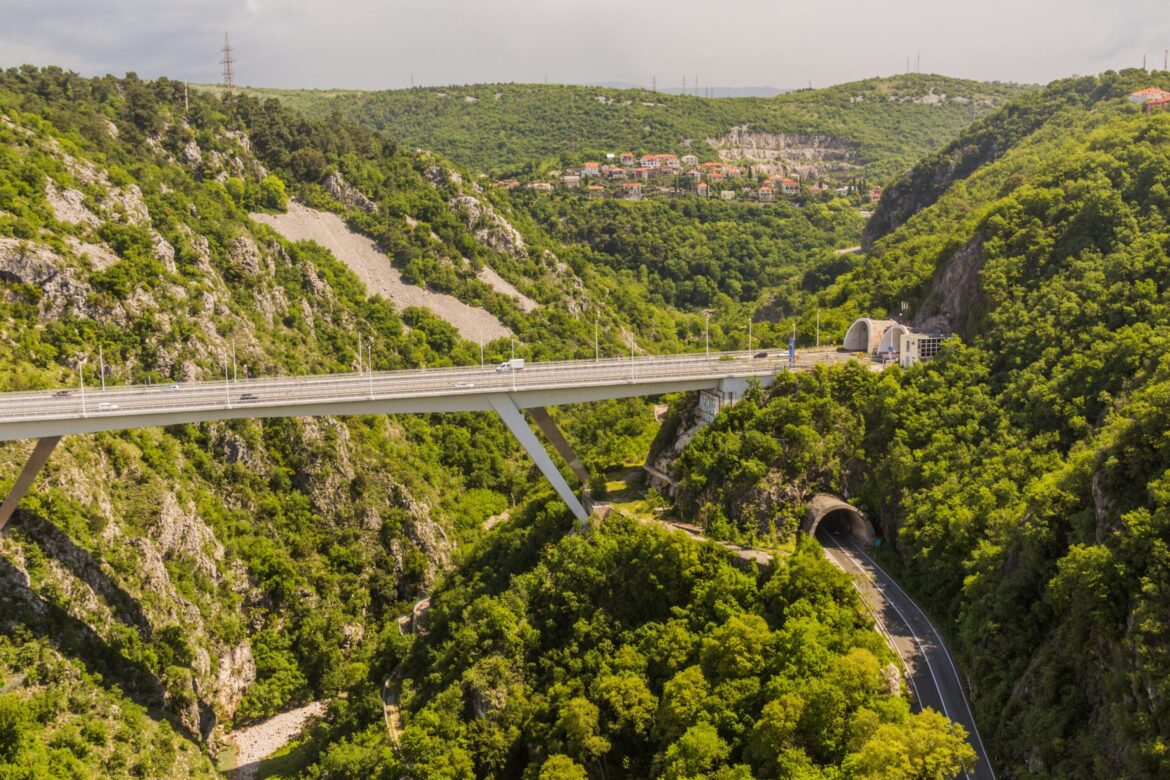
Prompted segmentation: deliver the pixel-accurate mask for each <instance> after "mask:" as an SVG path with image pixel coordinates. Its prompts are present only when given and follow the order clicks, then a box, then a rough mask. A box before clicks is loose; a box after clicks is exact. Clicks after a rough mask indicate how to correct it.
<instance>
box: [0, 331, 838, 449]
mask: <svg viewBox="0 0 1170 780" xmlns="http://www.w3.org/2000/svg"><path fill="white" fill-rule="evenodd" d="M755 354H758V353H755ZM838 359H840V358H839V356H837V355H836V354H834V353H827V352H825V353H811V354H806V355H804V356H802V359H801V360H800V361H798V362H797V364H796V365H795V368H796V369H797V370H800V369H808V368H810V367H811V366H812V365H813V364H815V363H818V362H826V361H833V360H838ZM788 369H789V365H788V357H787V354H786V353H784V352H769V353H768V356H767V357H765V358H755V357H753V353H747V352H729V353H711V355H710V356H707V355H703V354H699V355H670V356H662V357H659V356H652V357H640V358H636V359H633V360H631V359H630V358H610V359H605V360H600V361H592V360H586V361H564V362H549V363H529V364H528V365H527V366H526V367H525V368H524V369H523V370H520V371H505V372H497V371H496V370H495V368H494V367H492V366H487V367H481V366H473V367H459V368H435V369H418V370H410V371H375V372H373V373H362V374H339V375H336V374H335V375H318V376H304V377H275V378H261V379H248V380H242V381H233V382H228V381H222V382H219V381H217V382H188V383H183V384H178V385H129V386H118V387H109V388H107V389H105V390H101V389H96V388H84V389H83V388H81V387H76V388H70V389H68V390H67V391H54V390H42V391H36V392H21V393H3V394H0V441H10V440H14V439H25V438H33V437H43V436H60V435H65V434H73V433H90V432H95V431H106V430H122V429H127V428H139V427H148V426H153V425H175V424H183V423H191V422H203V421H207V420H222V419H234V418H245V417H281V416H310V415H345V414H369V413H406V412H455V411H486V410H490V409H492V408H493V406H492V398H493V397H498V396H499V395H500V394H510V395H512V397H513V399H514V401H515V403H516V404H517V405H518V406H520V407H521V408H529V407H534V406H555V405H558V404H565V403H578V402H585V401H592V400H598V399H601V398H618V397H625V396H631V395H654V394H657V393H664V392H672V391H681V390H697V389H704V388H715V387H717V386H718V384H719V382H720V381H722V380H726V379H733V378H749V377H761V378H764V377H769V376H772V375H774V374H776V373H778V372H780V371H784V370H788ZM66 392H67V393H68V394H67V395H64V394H62V393H66Z"/></svg>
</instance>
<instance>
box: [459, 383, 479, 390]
mask: <svg viewBox="0 0 1170 780" xmlns="http://www.w3.org/2000/svg"><path fill="white" fill-rule="evenodd" d="M473 387H475V382H456V383H455V389H456V390H470V389H471V388H473Z"/></svg>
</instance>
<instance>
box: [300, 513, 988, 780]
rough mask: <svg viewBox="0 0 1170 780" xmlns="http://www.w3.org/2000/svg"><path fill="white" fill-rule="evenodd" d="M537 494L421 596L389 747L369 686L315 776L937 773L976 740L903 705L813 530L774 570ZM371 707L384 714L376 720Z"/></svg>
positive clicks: (337, 723)
mask: <svg viewBox="0 0 1170 780" xmlns="http://www.w3.org/2000/svg"><path fill="white" fill-rule="evenodd" d="M568 520H569V518H567V517H566V516H565V513H564V512H563V510H561V509H559V508H557V507H556V506H555V505H554V504H551V503H549V502H544V501H540V500H537V501H534V502H533V503H531V504H529V505H528V506H526V507H524V508H523V510H522V511H521V512H520V513H518V514H517V515H516V516H514V517H513V518H512V519H511V520H510V521H509V523H508V524H507V525H506V526H502V527H500V528H499V529H498V531H497V532H493V534H492V535H491V536H489V537H487V538H486V539H484V540H483V541H481V542H480V543H478V544H477V545H476V546H475V547H474V548H472V549H471V550H470V551H469V552H468V553H467V554H466V556H465V557H464V558H463V559H462V560H461V561H460V563H459V565H458V566H457V567H456V569H455V570H454V571H453V572H452V574H451V575H450V576H448V577H447V578H446V579H445V580H444V583H443V586H442V587H441V588H440V589H439V590H438V591H436V593H435V594H433V596H432V602H431V603H432V607H431V612H430V616H429V618H428V621H427V634H426V636H425V638H414V639H413V641H410V640H407V639H405V638H399V639H398V641H396V642H394V643H392V644H391V645H390V646H389V647H387V648H386V649H385V651H384V653H383V654H382V655H381V658H382V661H383V664H384V666H383V671H384V672H385V674H393V673H394V672H393V670H392V666H393V665H397V664H401V665H400V666H399V667H398V672H397V673H399V674H400V675H401V688H402V693H401V701H402V704H403V706H404V707H405V709H406V710H407V711H408V718H407V720H406V724H407V725H406V728H405V729H404V731H403V732H402V735H401V737H400V749H399V750H398V751H390V750H389V749H387V748H386V747H385V746H384V726H383V724H382V723H381V721H380V712H378V710H379V709H380V707H379V706H378V702H377V695H378V691H377V690H376V689H371V688H367V689H366V690H364V691H360V693H361V696H360V697H359V696H358V694H359V691H355V692H353V693H351V698H350V701H349V702H347V703H345V704H344V705H343V706H340V707H338V708H337V710H336V712H335V713H333V717H331V718H330V719H329V721H330V726H329V727H323V728H321V729H320V730H319V731H318V732H316V733H315V735H314V736H315V737H316V739H315V741H312V742H310V743H308V744H307V745H305V746H303V747H302V748H301V750H303V751H304V753H305V754H306V755H309V756H313V759H312V760H313V763H312V764H311V768H310V770H309V773H310V775H312V776H320V777H402V776H406V777H427V778H439V777H452V778H458V777H468V778H470V777H525V778H541V779H543V780H552V779H554V778H555V779H557V780H568V778H586V777H663V778H677V779H679V780H681V779H682V778H693V777H708V778H752V777H784V778H807V779H809V780H811V779H812V778H873V779H874V780H876V779H877V778H888V777H904V778H922V779H923V780H925V779H926V778H936V777H949V776H954V775H956V774H957V773H958V772H959V771H960V769H961V767H962V766H963V765H964V763H967V764H969V763H970V762H971V761H972V760H973V758H974V755H973V752H972V750H971V748H970V746H969V745H967V744H966V742H965V741H964V739H965V735H964V733H963V731H962V728H961V727H959V726H957V725H955V724H952V723H950V722H949V721H947V720H946V719H945V718H943V717H942V716H940V715H938V714H937V713H935V712H933V711H927V712H923V713H919V714H911V712H910V709H909V707H908V704H907V701H906V699H905V697H904V695H900V694H899V692H898V684H897V680H898V675H897V672H896V667H895V666H894V663H895V657H894V656H893V654H892V652H891V651H890V649H889V647H888V646H887V645H886V644H885V640H884V639H883V638H882V636H881V635H880V634H878V633H877V632H876V631H874V630H873V628H872V623H871V622H870V618H869V616H868V614H867V613H866V612H864V611H863V610H862V608H861V604H860V601H859V600H858V598H857V595H856V592H855V591H854V589H853V587H852V585H851V584H850V580H849V578H848V577H847V576H846V575H845V574H843V573H842V572H840V571H839V570H837V569H836V568H834V567H833V566H832V565H831V564H830V563H829V562H828V561H827V560H826V559H825V557H824V555H823V554H822V552H821V550H820V547H819V546H818V545H817V544H816V543H815V542H813V541H812V540H804V541H803V542H802V543H801V544H799V545H798V546H797V549H796V553H795V554H794V555H792V556H791V557H788V558H786V559H785V560H784V561H783V562H782V563H779V564H778V565H777V566H776V567H775V568H774V569H773V570H772V571H770V572H768V573H759V574H757V573H756V572H755V570H754V567H753V570H752V571H750V572H744V571H741V570H740V569H737V568H735V567H734V566H732V564H731V562H730V555H729V553H727V552H726V551H725V550H723V549H721V548H719V547H717V546H715V545H711V544H706V545H698V544H695V543H694V542H692V541H690V540H688V539H686V538H685V537H684V536H682V535H680V534H678V533H674V532H669V531H664V530H660V529H656V528H652V527H649V526H645V525H642V524H640V523H638V522H637V521H634V520H630V519H622V520H616V521H613V522H606V523H605V524H604V525H601V526H599V527H598V528H597V529H595V530H594V531H593V532H591V533H590V534H588V535H580V536H577V535H569V536H565V535H564V531H565V529H566V527H567V524H568ZM371 721H376V722H374V723H371Z"/></svg>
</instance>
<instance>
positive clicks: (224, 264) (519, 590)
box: [0, 66, 1170, 780]
mask: <svg viewBox="0 0 1170 780" xmlns="http://www.w3.org/2000/svg"><path fill="white" fill-rule="evenodd" d="M1160 89H1168V90H1170V74H1167V73H1165V72H1152V73H1151V72H1148V71H1146V70H1144V69H1142V70H1138V69H1130V70H1123V71H1120V72H1112V71H1111V72H1108V73H1104V74H1101V75H1099V76H1088V77H1076V78H1070V79H1064V80H1060V81H1056V82H1053V83H1051V84H1048V85H1047V86H1044V87H1031V86H1019V85H1009V84H1002V83H982V82H972V81H964V80H959V79H949V78H945V77H940V76H932V75H928V74H919V73H907V74H905V75H902V76H894V77H888V78H882V79H868V80H865V81H860V82H853V83H848V84H842V85H839V86H836V87H830V88H826V89H817V90H799V91H795V92H789V93H784V94H781V95H778V96H776V97H774V98H728V99H719V100H709V99H704V98H700V97H697V96H693V95H667V94H664V93H655V92H650V91H645V90H634V89H628V90H617V89H609V88H603V87H573V86H557V85H531V84H487V85H472V86H466V87H443V88H434V89H432V88H414V89H411V90H394V91H389V92H362V91H348V90H345V91H338V92H337V93H332V92H331V93H314V92H308V91H295V90H290V91H280V90H250V89H241V90H239V91H238V92H235V91H233V92H230V93H222V94H221V93H220V92H219V91H217V90H212V89H188V88H187V86H186V85H185V84H183V83H182V82H179V81H172V80H169V79H166V78H160V79H156V80H143V79H139V78H138V77H137V76H134V75H133V74H131V75H128V76H126V77H124V78H115V77H112V76H107V77H98V78H86V77H82V76H79V75H77V74H74V73H70V72H67V71H64V70H62V69H60V68H52V67H47V68H33V67H31V66H29V67H23V68H11V69H8V70H4V71H0V342H2V343H3V344H4V347H5V348H4V349H3V350H0V442H2V443H0V488H3V490H4V492H5V495H9V491H10V490H11V491H12V494H13V495H14V496H15V498H16V500H14V501H12V502H10V504H9V505H8V508H9V509H14V508H15V511H14V512H13V513H12V514H11V519H10V520H8V518H7V517H4V518H3V519H0V527H2V532H0V557H2V561H0V579H3V581H4V583H5V586H4V588H3V591H2V595H0V626H2V627H3V632H2V636H0V773H8V774H9V775H11V776H13V777H25V776H27V777H55V776H76V777H96V776H112V777H179V776H181V777H216V776H223V774H224V772H228V773H229V776H233V777H257V778H283V777H301V776H304V777H315V778H327V777H328V778H367V777H395V778H400V777H401V778H473V777H475V778H480V777H482V778H504V777H518V778H537V779H538V780H539V779H540V778H546V779H548V778H553V779H555V778H574V780H582V779H583V778H610V779H613V778H640V777H662V778H680V779H681V778H699V777H702V778H720V779H722V780H727V779H730V778H736V779H739V778H750V777H785V778H787V777H797V778H809V779H810V780H811V779H812V778H818V779H819V780H830V779H831V780H853V779H855V778H856V779H857V780H861V779H863V778H865V779H868V778H874V779H875V780H876V778H885V777H908V778H924V780H925V778H944V777H962V776H967V777H979V778H983V777H996V776H998V777H1012V778H1029V780H1032V779H1034V780H1041V779H1042V778H1049V777H1068V778H1094V777H1102V776H1117V777H1135V778H1144V777H1151V778H1153V777H1160V776H1163V775H1165V774H1166V773H1167V772H1170V764H1168V763H1167V758H1166V751H1165V741H1166V739H1168V738H1170V737H1168V736H1167V735H1168V734H1170V720H1168V712H1170V711H1168V710H1167V705H1166V701H1167V691H1166V690H1165V688H1166V680H1167V679H1168V677H1167V671H1168V669H1170V667H1168V666H1167V660H1166V653H1165V648H1166V645H1167V642H1168V641H1170V621H1168V620H1167V619H1166V615H1167V614H1170V613H1168V611H1167V606H1168V605H1167V604H1166V603H1165V602H1166V598H1165V593H1164V592H1165V590H1166V588H1165V585H1166V581H1165V580H1166V577H1167V571H1170V568H1168V562H1170V559H1168V558H1167V553H1166V549H1167V543H1168V537H1167V529H1168V528H1170V525H1168V523H1167V518H1168V517H1170V515H1168V514H1167V512H1168V510H1167V508H1166V506H1165V503H1166V495H1167V491H1166V490H1165V487H1166V486H1165V484H1164V483H1165V481H1166V470H1167V468H1168V465H1167V464H1168V463H1170V460H1168V458H1167V452H1166V442H1165V439H1166V437H1165V435H1164V434H1165V431H1166V429H1167V425H1168V421H1167V420H1166V419H1165V417H1166V414H1165V410H1166V409H1167V408H1170V407H1168V405H1167V404H1166V402H1165V400H1166V399H1165V396H1166V394H1167V387H1168V386H1170V385H1168V384H1167V382H1168V377H1167V370H1168V366H1170V360H1168V359H1167V357H1166V348H1167V344H1166V339H1165V337H1164V336H1163V333H1164V331H1165V325H1166V324H1167V318H1168V316H1170V314H1168V312H1170V309H1168V308H1167V295H1166V290H1165V288H1166V284H1165V281H1166V279H1167V278H1170V276H1168V275H1167V273H1166V271H1167V267H1168V264H1170V260H1168V258H1170V243H1168V241H1167V225H1170V211H1168V209H1170V197H1168V196H1167V187H1170V185H1167V184H1166V182H1167V181H1170V151H1168V150H1170V144H1168V140H1167V139H1170V113H1167V112H1165V111H1161V110H1160V109H1158V108H1157V106H1159V105H1161V104H1160V103H1158V100H1159V98H1158V95H1161V94H1163V93H1162V92H1160V91H1159V90H1160ZM1147 103H1149V105H1147ZM623 153H628V154H629V156H630V159H628V160H625V161H622V160H621V159H620V158H621V155H622V154H623ZM607 155H613V156H614V160H613V161H612V162H610V161H609V158H608V157H607ZM641 155H648V156H650V159H648V160H647V162H648V163H650V164H653V165H661V166H665V167H666V168H669V169H670V170H674V169H675V168H676V167H677V169H678V172H677V175H678V176H682V175H684V174H686V169H685V166H684V165H683V163H682V159H683V158H684V157H686V156H693V157H694V159H693V160H690V159H688V161H687V165H693V166H696V169H697V170H701V171H702V170H705V171H706V172H704V173H701V174H700V176H699V178H698V179H695V180H693V181H692V184H694V185H696V190H695V192H693V193H692V192H691V191H690V189H689V188H690V186H691V185H687V188H686V190H687V191H686V192H685V193H684V192H682V189H684V188H683V187H681V186H679V187H676V188H675V189H674V190H670V188H669V187H667V190H670V191H664V192H650V191H647V193H646V194H645V196H644V197H642V196H640V197H638V198H633V197H612V195H613V194H614V193H611V192H609V190H606V192H605V194H604V196H600V195H599V194H598V193H596V192H591V191H589V190H588V185H586V186H581V184H582V181H584V179H587V178H591V177H593V176H594V175H596V176H597V177H601V176H602V175H608V176H612V177H613V181H615V182H616V181H618V179H617V174H616V173H612V171H613V170H614V169H615V168H616V169H621V171H622V175H623V176H628V175H630V174H629V173H628V172H627V171H630V172H636V171H637V169H638V168H639V167H642V163H643V160H642V159H641ZM601 159H605V160H607V162H606V163H600V162H597V163H596V166H597V171H596V174H594V173H592V172H590V173H589V174H585V171H586V170H587V169H590V170H591V168H590V166H591V164H593V161H594V160H601ZM675 163H677V165H676V164H675ZM704 163H707V164H708V165H707V168H706V169H703V168H702V166H703V164H704ZM716 165H718V166H721V167H720V168H719V170H716ZM603 166H608V168H603ZM732 169H735V170H736V176H738V177H740V179H741V180H742V181H743V182H744V184H743V186H742V188H741V190H739V192H740V195H737V196H736V197H735V198H734V199H732V198H728V199H724V198H723V197H722V196H720V197H708V198H701V197H698V196H697V195H698V191H697V185H698V184H699V183H707V182H710V181H712V180H711V179H710V177H711V176H712V175H713V174H715V173H718V174H720V175H724V174H726V173H729V172H730V171H731V170H732ZM637 175H644V177H645V178H644V179H642V180H643V181H644V182H646V183H647V188H648V190H649V188H650V186H651V182H655V181H657V182H658V183H661V182H662V181H665V179H662V178H655V177H659V176H660V175H659V174H655V175H654V176H653V177H652V176H651V174H649V173H645V172H643V174H637ZM573 176H582V177H583V178H582V180H581V181H578V182H577V184H575V185H574V184H570V183H569V182H567V181H566V179H567V178H569V177H573ZM704 177H705V178H704ZM777 177H778V178H777ZM789 177H795V178H792V179H789ZM512 180H515V181H516V182H517V185H516V186H491V184H492V182H493V181H495V182H499V181H512ZM785 180H788V181H792V182H794V183H795V185H796V186H795V188H794V189H792V191H789V192H785V191H784V187H785V184H784V182H785ZM716 181H717V180H716ZM535 183H545V184H548V185H549V186H548V187H547V188H544V187H542V188H537V187H534V186H530V185H533V184H535ZM773 184H775V186H776V187H778V188H779V195H774V197H769V198H768V199H767V200H765V199H764V198H763V197H761V195H760V193H761V192H762V191H763V190H765V189H768V190H771V189H772V186H773ZM607 186H608V185H607ZM616 186H617V185H614V187H611V188H610V189H615V188H616ZM664 186H665V185H664ZM728 186H730V185H728ZM737 186H738V185H737ZM814 186H815V187H816V189H815V190H814V189H813V188H814ZM615 191H616V189H615ZM744 193H754V199H751V200H749V199H748V198H746V197H744V196H743V194H744ZM875 194H876V196H877V197H874V195H875ZM858 318H872V320H873V322H874V323H881V322H886V321H891V322H892V321H895V320H897V321H899V323H900V324H901V325H902V326H903V327H902V330H905V331H906V333H907V335H908V336H909V335H913V333H914V332H915V331H911V330H910V329H911V328H914V329H917V333H918V334H922V333H927V334H929V335H930V337H931V338H932V339H935V341H932V342H931V345H932V346H931V354H926V353H925V352H923V353H921V355H920V357H921V358H922V359H921V360H905V361H903V363H902V365H899V364H898V361H897V360H893V361H889V360H882V358H883V355H880V354H876V353H877V351H878V350H875V349H874V348H873V346H872V345H871V344H868V342H869V341H874V340H875V339H870V338H868V334H867V338H866V339H865V341H866V342H867V344H866V345H865V346H863V347H861V348H858V347H856V346H855V345H852V342H849V343H850V344H851V345H850V346H849V350H848V351H846V349H845V346H846V342H845V341H844V338H845V334H846V332H847V330H848V329H849V326H850V323H852V322H854V321H855V320H857V319H858ZM790 340H791V341H790ZM899 343H900V342H899ZM1086 343H1088V344H1090V345H1091V346H1088V347H1086ZM790 344H791V347H790ZM838 345H839V346H838ZM935 347H937V355H935V354H934V349H935ZM789 349H791V350H792V357H791V358H790V357H789V354H790V353H789ZM854 352H859V353H860V354H853V353H854ZM916 354H917V353H916ZM885 357H890V354H887V355H885ZM887 363H892V364H890V365H887ZM532 423H535V425H533V424H532ZM58 436H62V437H63V438H61V440H60V441H59V442H57V441H56V437H58ZM33 438H39V440H40V441H41V442H44V444H43V445H41V446H42V447H43V448H44V449H43V450H42V451H41V454H42V455H47V456H48V457H47V459H46V461H45V463H44V464H43V469H42V468H40V465H38V467H37V468H35V469H32V470H31V471H26V472H25V478H20V477H19V475H20V474H21V473H22V469H24V468H25V465H26V463H27V462H28V459H29V454H30V452H31V451H32V442H31V439H33ZM50 453H51V454H50ZM25 489H27V492H26V493H25V492H24V491H25ZM17 505H19V508H16V507H17ZM5 514H7V512H5ZM5 521H7V525H4V522H5ZM680 529H681V531H685V533H683V532H681V531H680ZM423 603H425V605H426V608H425V609H424V610H421V613H420V610H418V609H417V605H419V604H423ZM404 615H414V619H412V620H410V621H408V622H409V623H410V625H411V626H412V629H413V630H411V631H403V630H402V629H401V627H400V625H401V621H400V616H404ZM1069 648H1076V649H1077V652H1075V653H1073V652H1069ZM928 680H929V683H928V682H927V681H928ZM1102 745H1109V746H1111V747H1110V748H1109V749H1102V748H1101V746H1102ZM274 751H275V752H274ZM993 767H994V772H993V771H992V768H993ZM6 776H7V775H6Z"/></svg>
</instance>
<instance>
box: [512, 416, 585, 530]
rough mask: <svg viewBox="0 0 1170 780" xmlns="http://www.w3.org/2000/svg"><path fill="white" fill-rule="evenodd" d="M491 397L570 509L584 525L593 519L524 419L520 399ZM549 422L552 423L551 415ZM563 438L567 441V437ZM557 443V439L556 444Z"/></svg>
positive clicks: (514, 434)
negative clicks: (518, 400) (516, 400)
mask: <svg viewBox="0 0 1170 780" xmlns="http://www.w3.org/2000/svg"><path fill="white" fill-rule="evenodd" d="M489 400H490V401H491V405H492V408H493V409H495V410H496V412H497V413H498V414H499V415H500V417H501V418H502V419H503V421H504V424H505V425H507V426H508V430H510V431H511V432H512V435H513V436H515V437H516V439H517V441H519V442H520V444H521V446H523V447H524V449H525V450H526V451H527V452H528V454H529V456H531V458H532V460H534V461H535V462H536V467H537V468H538V469H540V472H541V473H542V474H544V476H545V479H547V480H548V481H549V482H550V483H552V486H553V489H554V490H556V491H557V495H559V496H560V497H561V498H562V499H563V500H564V502H565V503H566V504H568V505H569V509H570V510H571V511H572V512H573V515H574V516H575V517H576V518H577V520H578V522H579V523H581V524H584V523H585V521H586V520H587V519H588V518H589V513H588V512H586V511H585V507H584V506H583V505H582V504H581V501H580V499H578V498H577V495H576V494H575V493H574V492H573V489H572V488H571V487H569V483H568V482H566V481H565V478H564V477H563V476H562V475H561V472H560V469H558V468H557V465H556V464H555V463H553V460H552V458H551V457H549V454H548V453H547V452H545V450H544V447H542V446H541V445H540V440H539V439H537V438H536V434H535V433H533V432H532V429H531V428H530V427H528V421H527V420H525V419H524V412H522V411H520V407H519V406H517V405H516V402H515V401H514V400H512V397H511V396H509V395H493V396H490V398H489ZM541 411H542V412H543V411H544V410H543V409H542V410H541ZM545 416H546V417H547V416H548V415H547V413H545ZM538 421H539V418H538ZM548 422H549V423H552V420H551V418H550V419H549V421H548ZM542 427H543V426H542ZM553 428H554V430H555V429H556V426H555V425H554V426H553ZM559 433H560V432H559V431H558V434H559ZM549 438H550V439H552V438H553V437H551V436H550V437H549ZM560 439H561V440H562V441H564V437H563V436H561V437H560ZM555 443H556V442H555V439H554V445H555ZM565 446H566V447H568V442H565ZM569 452H570V453H572V450H571V449H570V450H569ZM573 459H574V460H575V459H576V458H575V457H574V458H573ZM571 462H572V461H570V463H571ZM578 462H579V461H578Z"/></svg>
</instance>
